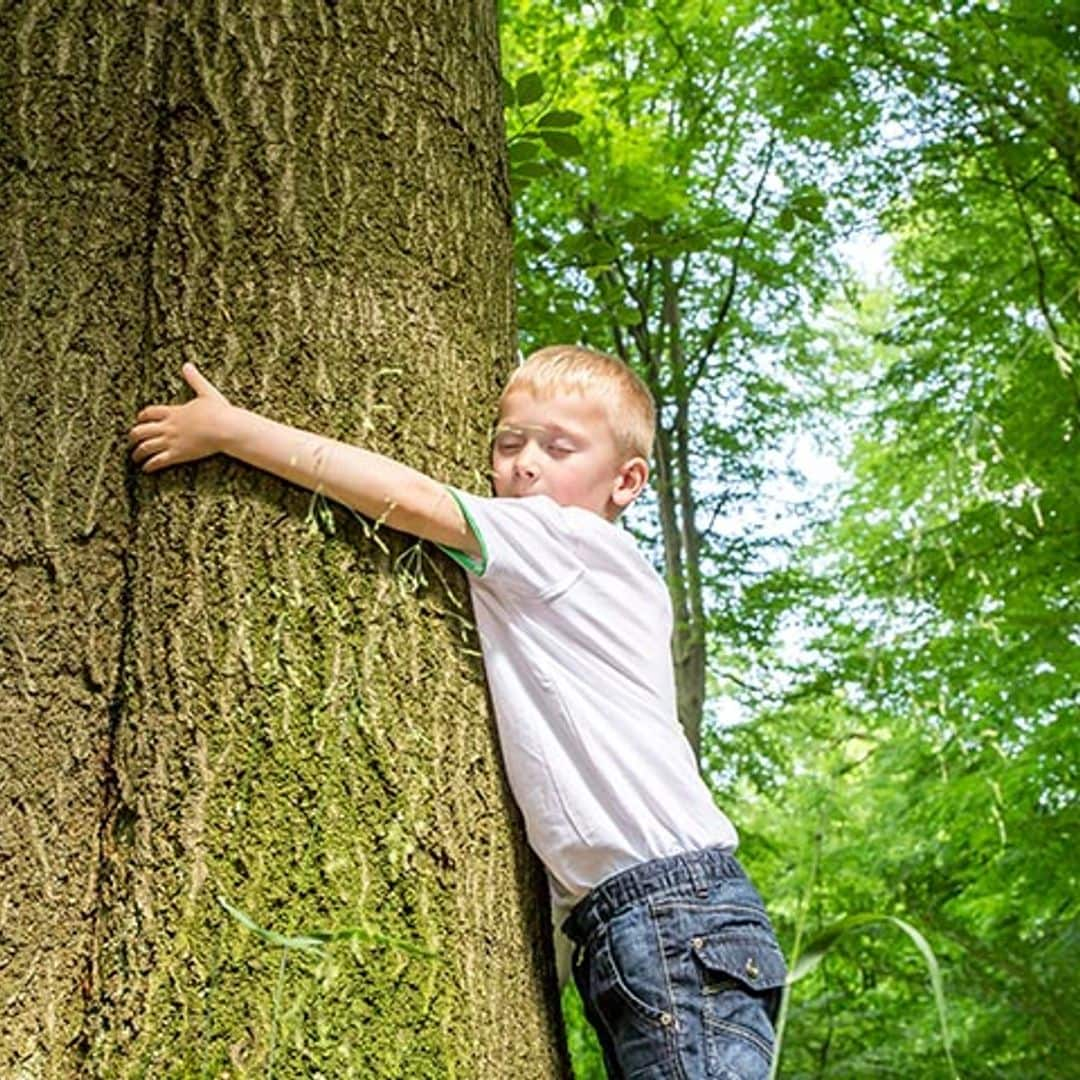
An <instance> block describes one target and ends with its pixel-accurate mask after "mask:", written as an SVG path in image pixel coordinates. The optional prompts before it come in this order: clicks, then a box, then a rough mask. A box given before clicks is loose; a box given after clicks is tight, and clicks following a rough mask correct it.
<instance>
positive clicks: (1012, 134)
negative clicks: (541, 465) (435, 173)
mask: <svg viewBox="0 0 1080 1080" xmlns="http://www.w3.org/2000/svg"><path fill="white" fill-rule="evenodd" d="M1078 41H1080V26H1078V17H1077V11H1076V8H1075V5H1070V4H1067V3H1062V2H1054V0H1050V2H1047V3H1039V4H1033V3H1022V2H1018V0H1012V2H1009V0H1002V2H1001V3H999V4H992V5H991V4H986V5H984V4H969V3H960V2H948V3H943V4H937V5H922V6H919V5H915V6H912V5H906V4H899V3H896V2H893V0H885V2H881V3H876V2H875V3H861V2H860V3H850V2H847V0H778V2H777V3H773V4H770V5H768V6H767V8H766V7H765V6H764V5H759V4H749V3H734V4H725V5H719V4H710V3H708V2H698V3H689V4H682V5H677V4H674V3H663V2H661V3H657V4H653V5H648V6H646V5H636V4H635V5H630V4H625V5H616V6H612V7H608V8H605V9H603V10H601V9H599V8H595V7H592V6H590V5H587V4H575V3H558V2H555V0H549V2H541V0H522V2H519V3H518V4H516V5H515V9H514V13H513V16H512V17H511V18H510V19H509V21H508V25H507V28H506V33H505V42H506V50H505V53H506V63H507V68H508V71H509V72H510V73H511V77H512V78H519V77H520V76H521V75H522V74H525V73H526V69H528V70H537V71H539V72H540V74H541V77H542V84H543V85H544V87H550V88H551V89H550V100H545V101H540V100H537V101H536V103H535V105H534V106H533V107H534V108H535V109H536V110H537V113H536V117H535V119H536V120H538V119H539V117H540V116H541V112H540V110H544V111H545V113H547V114H550V113H551V112H553V111H555V110H556V109H558V110H572V111H573V113H574V114H575V115H576V116H577V117H578V119H577V120H576V121H575V123H574V124H572V125H567V126H568V127H572V128H573V131H574V134H575V136H576V137H577V140H578V142H579V143H580V146H581V151H580V153H579V154H575V155H573V156H566V157H557V156H556V155H554V154H552V152H551V148H550V147H549V146H548V144H547V143H546V142H545V141H544V140H543V139H542V138H533V139H532V140H531V141H532V142H533V143H535V144H536V150H535V152H533V151H521V150H519V151H517V152H516V153H517V155H518V156H519V160H521V161H522V162H525V163H529V162H534V163H535V162H536V161H538V160H539V159H540V155H541V154H543V155H544V158H543V161H544V167H543V170H542V171H539V170H538V171H535V173H534V175H533V176H532V177H530V179H531V181H532V182H531V183H530V185H529V186H528V188H527V190H525V189H523V190H522V193H521V195H520V196H519V199H518V203H517V217H518V280H519V290H520V293H519V295H520V308H521V323H522V330H523V337H524V339H525V343H526V345H533V344H534V343H540V342H548V341H555V340H579V341H583V342H587V343H591V344H594V345H597V346H599V347H601V348H606V349H609V350H612V351H617V352H622V353H623V354H624V355H626V356H627V357H628V358H630V359H631V360H632V361H633V362H635V363H636V364H638V365H639V369H641V370H642V371H643V372H644V373H645V374H646V375H647V376H648V377H649V379H650V382H651V384H652V386H653V389H654V392H655V393H656V394H657V397H658V399H659V400H660V402H661V404H662V423H664V424H667V425H668V426H669V428H670V429H671V430H672V431H674V430H675V428H676V419H678V421H679V422H680V423H682V424H683V425H684V430H685V433H686V438H685V440H684V441H683V443H682V445H684V446H685V448H686V450H687V452H688V455H689V459H690V464H691V471H692V474H693V501H694V512H693V520H694V521H695V523H696V524H697V527H698V530H699V532H700V537H701V539H702V541H703V553H702V559H701V563H700V566H699V570H700V573H701V575H702V578H703V581H702V584H703V595H704V598H705V603H706V606H707V620H706V625H707V632H708V635H709V638H708V653H709V663H710V667H709V682H708V686H709V689H710V694H711V695H712V699H713V702H714V703H716V702H718V701H719V700H720V699H721V698H722V697H736V698H737V699H738V700H739V702H740V704H741V708H742V711H743V715H744V716H746V717H747V718H748V722H747V723H744V724H742V725H739V726H736V727H728V728H721V727H716V726H714V727H713V728H712V729H711V730H707V732H706V737H705V741H704V754H703V766H704V769H705V771H706V773H707V775H708V776H709V777H710V779H711V781H712V782H713V784H714V786H715V787H716V790H717V794H718V798H719V800H720V801H721V804H722V805H724V806H725V807H726V808H728V809H729V810H730V811H731V812H732V814H733V816H734V817H735V819H736V821H737V823H738V824H739V826H740V831H741V833H742V836H743V848H742V851H743V856H744V860H745V861H746V863H747V864H748V866H749V868H750V869H751V871H752V874H753V876H754V877H755V879H756V880H757V881H758V883H759V886H760V887H761V889H762V892H763V893H764V895H765V896H766V900H767V902H768V903H769V906H770V909H771V910H772V912H773V914H774V917H775V920H776V922H777V924H778V927H779V929H780V932H781V936H782V939H783V941H784V942H785V944H786V946H787V948H788V950H789V952H791V951H793V950H794V951H797V950H798V948H801V947H802V945H801V942H802V940H803V939H804V938H805V940H807V941H809V942H810V943H811V944H810V945H809V946H806V948H807V949H810V950H811V951H813V950H814V949H815V948H816V946H815V945H814V943H815V942H817V943H819V944H822V943H824V942H826V941H827V942H828V943H829V945H830V948H829V950H828V953H827V956H823V957H822V959H821V962H820V963H819V964H817V965H816V966H815V968H814V969H813V970H812V971H806V973H805V978H802V979H801V980H800V981H799V982H798V983H797V985H796V986H795V987H794V988H793V992H792V995H791V998H790V1003H789V1009H788V1015H787V1022H786V1032H785V1040H784V1052H783V1053H784V1056H783V1061H782V1063H781V1070H780V1075H782V1076H785V1077H787V1076H791V1077H802V1076H807V1077H809V1076H815V1077H825V1076H827V1077H853V1078H862V1077H866V1076H869V1075H879V1074H889V1075H895V1076H903V1077H908V1076H919V1077H923V1076H925V1077H934V1076H947V1075H949V1070H950V1066H949V1062H948V1060H947V1058H946V1055H945V1053H944V1052H943V1048H942V1037H941V1024H942V1020H941V1013H942V1011H943V1000H947V1002H948V1011H949V1018H950V1024H949V1027H950V1031H951V1035H952V1040H951V1041H952V1047H951V1049H952V1053H953V1057H954V1060H955V1068H956V1072H957V1073H958V1074H959V1075H961V1076H964V1077H1017V1078H1026V1077H1031V1076H1047V1077H1057V1076H1061V1077H1064V1076H1071V1075H1077V1073H1076V1067H1075V1064H1073V1063H1075V1062H1076V1061H1080V1045H1078V1038H1077V1035H1076V1034H1075V1024H1074V1023H1073V1021H1072V1019H1071V1015H1070V1002H1071V1001H1073V1000H1075V998H1076V996H1077V993H1078V992H1080V985H1078V977H1077V974H1076V973H1077V971H1080V933H1078V931H1077V927H1078V926H1080V902H1078V900H1077V896H1078V889H1077V886H1078V884H1080V881H1078V879H1080V860H1078V858H1077V855H1076V851H1077V850H1078V842H1080V806H1078V798H1077V791H1078V786H1080V754H1078V751H1077V747H1076V740H1075V737H1074V736H1073V735H1072V733H1071V727H1072V724H1071V720H1072V719H1073V718H1074V717H1075V715H1076V711H1077V706H1078V705H1080V690H1078V683H1077V679H1076V673H1077V672H1078V671H1080V655H1078V653H1080V573H1078V571H1080V560H1078V558H1077V550H1078V546H1077V540H1078V538H1080V500H1078V499H1077V498H1076V480H1075V478H1076V476H1077V474H1078V462H1077V446H1078V440H1080V369H1078V357H1080V327H1078V323H1080V272H1078V270H1077V267H1078V266H1080V260H1078V252H1080V100H1078V97H1077V93H1076V86H1077V85H1080V77H1078V75H1080V73H1078V71H1077V66H1078V63H1080V48H1078V47H1077V44H1076V43H1077V42H1078ZM549 126H551V127H553V128H554V125H549ZM537 127H538V125H537ZM511 130H512V131H513V127H511ZM534 134H535V132H534ZM511 152H512V156H513V155H514V154H515V151H514V149H513V146H512V149H511ZM860 229H864V230H869V231H871V232H873V231H885V232H887V233H888V235H889V237H890V239H891V261H892V266H893V271H892V273H891V275H890V276H889V277H888V279H887V280H885V281H879V282H878V283H876V284H875V285H873V286H861V285H860V284H859V283H857V282H856V281H855V280H854V279H853V277H852V276H851V275H850V274H848V273H846V272H845V271H844V270H843V268H842V266H841V265H840V260H839V257H838V248H837V246H836V245H837V243H838V242H839V241H842V240H844V239H845V238H850V237H851V236H853V235H857V234H858V231H859V230H860ZM665 275H666V276H665ZM665 285H667V286H668V287H669V290H670V287H671V286H672V285H675V286H676V288H675V296H676V302H677V308H678V315H679V320H678V327H677V332H678V336H679V342H680V348H679V349H678V350H673V349H672V341H673V336H674V334H675V328H674V324H673V323H672V320H671V318H670V317H669V315H670V311H671V307H670V299H671V293H670V291H669V293H668V294H667V295H668V300H669V306H668V308H667V309H666V311H665V306H664V298H665V291H664V290H665ZM650 358H652V359H653V360H654V361H655V363H654V366H652V367H650V366H649V365H650ZM680 408H681V410H682V411H681V412H680V411H679V410H680ZM793 434H800V435H801V436H802V437H803V438H804V439H807V440H809V439H812V440H815V441H816V442H817V444H818V445H820V446H825V447H831V448H832V452H833V453H835V454H837V455H839V456H842V458H843V465H844V469H845V479H844V482H843V484H842V485H841V486H840V487H837V488H836V489H835V490H831V491H829V492H826V493H825V494H824V495H823V496H822V497H821V498H820V499H819V501H818V502H817V503H816V504H811V503H807V502H803V503H802V504H801V505H797V506H795V507H793V508H791V509H789V510H788V511H787V513H788V514H789V515H790V516H793V517H794V518H795V522H794V525H793V526H792V527H791V528H790V529H789V530H788V531H787V532H786V533H784V532H781V531H780V530H779V529H778V527H777V526H775V525H774V524H773V523H771V522H770V521H768V520H766V521H763V522H757V521H756V519H755V517H754V512H753V508H754V506H755V501H756V500H757V499H758V498H759V496H760V494H761V492H762V490H763V489H766V490H775V489H776V485H777V484H778V482H779V481H780V480H781V479H785V478H786V477H785V475H784V474H785V468H784V465H783V463H782V461H781V460H780V459H779V458H778V455H777V449H778V448H781V447H784V446H785V445H788V446H790V444H785V439H786V438H787V437H788V436H791V435H793ZM674 445H678V440H676V442H675V444H674ZM791 471H792V472H794V470H791ZM634 525H635V527H636V528H637V530H638V531H639V532H640V533H641V534H642V535H643V536H644V537H645V538H646V539H647V540H648V539H652V540H655V541H656V543H657V550H658V551H664V552H665V555H664V557H665V558H667V559H668V561H667V569H668V572H669V579H670V580H672V585H673V592H677V590H678V589H679V588H684V589H685V588H686V587H688V575H689V573H690V572H691V568H690V567H689V565H688V564H685V563H684V564H682V565H681V566H673V564H672V563H671V561H670V558H669V557H668V555H667V554H666V552H667V549H666V548H665V547H663V545H661V543H660V537H661V534H662V527H661V520H660V506H659V500H657V502H655V503H652V504H648V505H646V506H644V507H643V508H642V510H641V511H640V512H639V515H638V517H637V519H635V522H634ZM866 912H874V913H876V914H875V916H874V917H875V918H878V919H885V920H892V924H893V925H897V926H901V928H907V929H906V930H905V933H907V934H908V937H909V938H910V940H912V941H914V942H915V943H916V945H917V946H918V948H917V949H916V950H911V949H910V948H908V949H903V948H898V947H897V941H896V940H890V939H891V938H895V937H896V935H885V934H879V933H873V932H870V931H871V927H870V926H869V924H860V923H859V920H860V919H864V918H865V916H863V915H861V914H860V913H866ZM837 927H844V928H846V929H847V932H846V933H845V934H843V935H842V936H837V935H836V934H835V933H834V931H835V930H836V928H837ZM920 941H921V942H924V943H925V949H923V948H922V946H921V945H919V942H920ZM797 943H798V944H797ZM920 953H921V954H922V955H921V956H920ZM819 955H820V954H819ZM931 955H932V956H933V957H935V958H936V965H937V966H936V967H935V965H934V964H929V970H930V972H931V973H932V974H931V985H930V988H929V989H928V985H927V977H926V973H927V970H928V966H927V965H926V964H925V963H924V959H925V958H926V957H927V956H931ZM566 1015H567V1017H568V1023H569V1024H570V1027H571V1038H572V1040H574V1039H577V1038H578V1035H577V1034H575V1032H576V1031H577V1028H576V1027H575V1023H576V1021H575V1017H577V1015H578V1014H577V1013H575V1012H574V1009H573V1008H572V1007H570V1006H567V1007H566ZM584 1054H585V1051H581V1052H580V1053H579V1054H578V1058H579V1060H581V1061H582V1062H584V1061H586V1060H588V1059H587V1058H586V1057H585V1056H582V1055H584ZM579 1068H580V1069H581V1070H582V1072H581V1075H589V1076H592V1075H600V1074H599V1073H597V1072H589V1071H587V1070H589V1069H595V1068H596V1063H595V1060H594V1059H593V1060H592V1064H581V1065H579Z"/></svg>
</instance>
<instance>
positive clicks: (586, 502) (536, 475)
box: [491, 389, 648, 521]
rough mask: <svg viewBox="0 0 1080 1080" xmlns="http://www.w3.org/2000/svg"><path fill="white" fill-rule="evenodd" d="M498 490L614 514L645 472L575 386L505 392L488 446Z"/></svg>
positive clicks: (593, 402)
mask: <svg viewBox="0 0 1080 1080" xmlns="http://www.w3.org/2000/svg"><path fill="white" fill-rule="evenodd" d="M491 462H492V476H493V479H494V484H495V494H496V495H498V496H500V497H509V498H520V497H522V496H524V495H547V496H549V497H550V498H552V499H554V500H555V501H556V502H557V503H558V504H559V505H560V506H580V507H582V509H585V510H592V511H593V512H594V513H597V514H600V515H601V516H602V517H605V518H607V519H608V520H609V521H611V520H614V519H615V517H616V516H617V515H618V514H619V512H620V511H621V510H623V509H624V508H625V507H627V506H628V505H629V504H630V503H631V502H633V500H634V499H635V497H636V496H637V494H638V492H639V491H640V490H641V487H642V485H643V484H644V483H645V479H646V477H647V475H648V466H647V464H646V463H645V461H644V459H642V458H629V459H627V458H625V457H624V456H623V455H622V454H620V453H619V450H618V447H617V446H616V443H615V436H614V434H613V433H612V430H611V424H610V422H609V421H608V416H607V410H606V409H605V408H604V407H603V405H601V404H600V403H599V402H598V401H596V400H595V399H594V398H592V397H588V396H585V395H583V394H579V393H576V392H573V391H571V392H569V393H556V394H554V395H552V396H551V397H543V398H539V397H536V396H534V395H533V394H532V393H531V392H530V391H529V390H525V389H514V390H509V391H508V392H507V393H506V394H504V395H503V399H502V404H501V406H500V409H499V419H498V423H497V425H496V428H495V440H494V443H493V446H492V451H491Z"/></svg>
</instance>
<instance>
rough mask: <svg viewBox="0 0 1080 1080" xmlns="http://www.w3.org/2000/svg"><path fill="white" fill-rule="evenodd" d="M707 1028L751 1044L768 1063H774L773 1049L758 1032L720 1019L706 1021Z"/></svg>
mask: <svg viewBox="0 0 1080 1080" xmlns="http://www.w3.org/2000/svg"><path fill="white" fill-rule="evenodd" d="M705 1027H706V1028H712V1029H713V1030H716V1029H721V1030H723V1031H726V1032H728V1033H729V1034H731V1035H735V1036H736V1037H737V1038H740V1039H742V1040H744V1041H745V1042H748V1043H750V1045H751V1046H753V1047H754V1049H755V1050H757V1051H758V1052H759V1053H760V1054H761V1055H762V1056H763V1057H764V1058H765V1060H766V1061H772V1048H771V1047H770V1046H769V1044H768V1043H766V1042H765V1040H764V1039H762V1037H761V1036H760V1035H758V1033H757V1032H756V1031H753V1030H751V1029H750V1028H748V1027H743V1025H742V1024H733V1023H732V1022H731V1021H730V1020H720V1019H713V1020H705Z"/></svg>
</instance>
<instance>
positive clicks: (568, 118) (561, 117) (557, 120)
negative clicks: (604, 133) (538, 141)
mask: <svg viewBox="0 0 1080 1080" xmlns="http://www.w3.org/2000/svg"><path fill="white" fill-rule="evenodd" d="M581 121H582V115H581V113H578V112H574V111H573V110H572V109H561V110H560V109H556V110H553V111H552V112H548V113H544V115H543V116H541V117H540V119H539V120H537V121H536V123H537V125H538V126H539V127H542V128H567V127H573V126H574V125H575V124H580V123H581Z"/></svg>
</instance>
